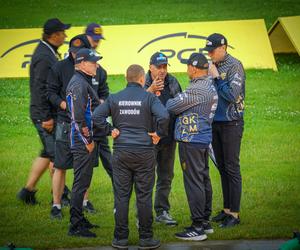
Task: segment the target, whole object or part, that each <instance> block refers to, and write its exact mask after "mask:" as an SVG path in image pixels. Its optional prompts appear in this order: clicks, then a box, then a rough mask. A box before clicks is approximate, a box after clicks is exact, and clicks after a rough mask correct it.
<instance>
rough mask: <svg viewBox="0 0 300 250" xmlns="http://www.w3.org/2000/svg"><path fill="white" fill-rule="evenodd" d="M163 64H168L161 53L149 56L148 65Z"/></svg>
mask: <svg viewBox="0 0 300 250" xmlns="http://www.w3.org/2000/svg"><path fill="white" fill-rule="evenodd" d="M163 64H168V58H167V57H166V55H165V54H163V53H161V52H156V53H154V54H153V55H152V56H151V58H150V65H155V66H159V65H163Z"/></svg>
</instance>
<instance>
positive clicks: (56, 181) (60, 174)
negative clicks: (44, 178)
mask: <svg viewBox="0 0 300 250" xmlns="http://www.w3.org/2000/svg"><path fill="white" fill-rule="evenodd" d="M65 180H66V170H63V169H57V168H56V169H55V170H54V174H53V177H52V191H53V204H61V196H62V194H63V191H64V187H65Z"/></svg>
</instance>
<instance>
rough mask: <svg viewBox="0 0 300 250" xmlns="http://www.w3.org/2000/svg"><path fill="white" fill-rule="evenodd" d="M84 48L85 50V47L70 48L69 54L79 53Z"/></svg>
mask: <svg viewBox="0 0 300 250" xmlns="http://www.w3.org/2000/svg"><path fill="white" fill-rule="evenodd" d="M82 48H84V47H81V48H75V47H70V48H69V52H73V53H76V52H78V51H79V50H80V49H82Z"/></svg>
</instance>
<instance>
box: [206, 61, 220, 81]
mask: <svg viewBox="0 0 300 250" xmlns="http://www.w3.org/2000/svg"><path fill="white" fill-rule="evenodd" d="M208 74H209V75H211V76H212V77H213V78H216V77H219V75H220V74H219V72H218V70H217V67H216V65H214V64H212V63H211V64H209V69H208Z"/></svg>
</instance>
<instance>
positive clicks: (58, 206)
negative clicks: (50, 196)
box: [52, 204, 61, 210]
mask: <svg viewBox="0 0 300 250" xmlns="http://www.w3.org/2000/svg"><path fill="white" fill-rule="evenodd" d="M52 207H57V208H58V209H60V210H61V204H53V206H52Z"/></svg>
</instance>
